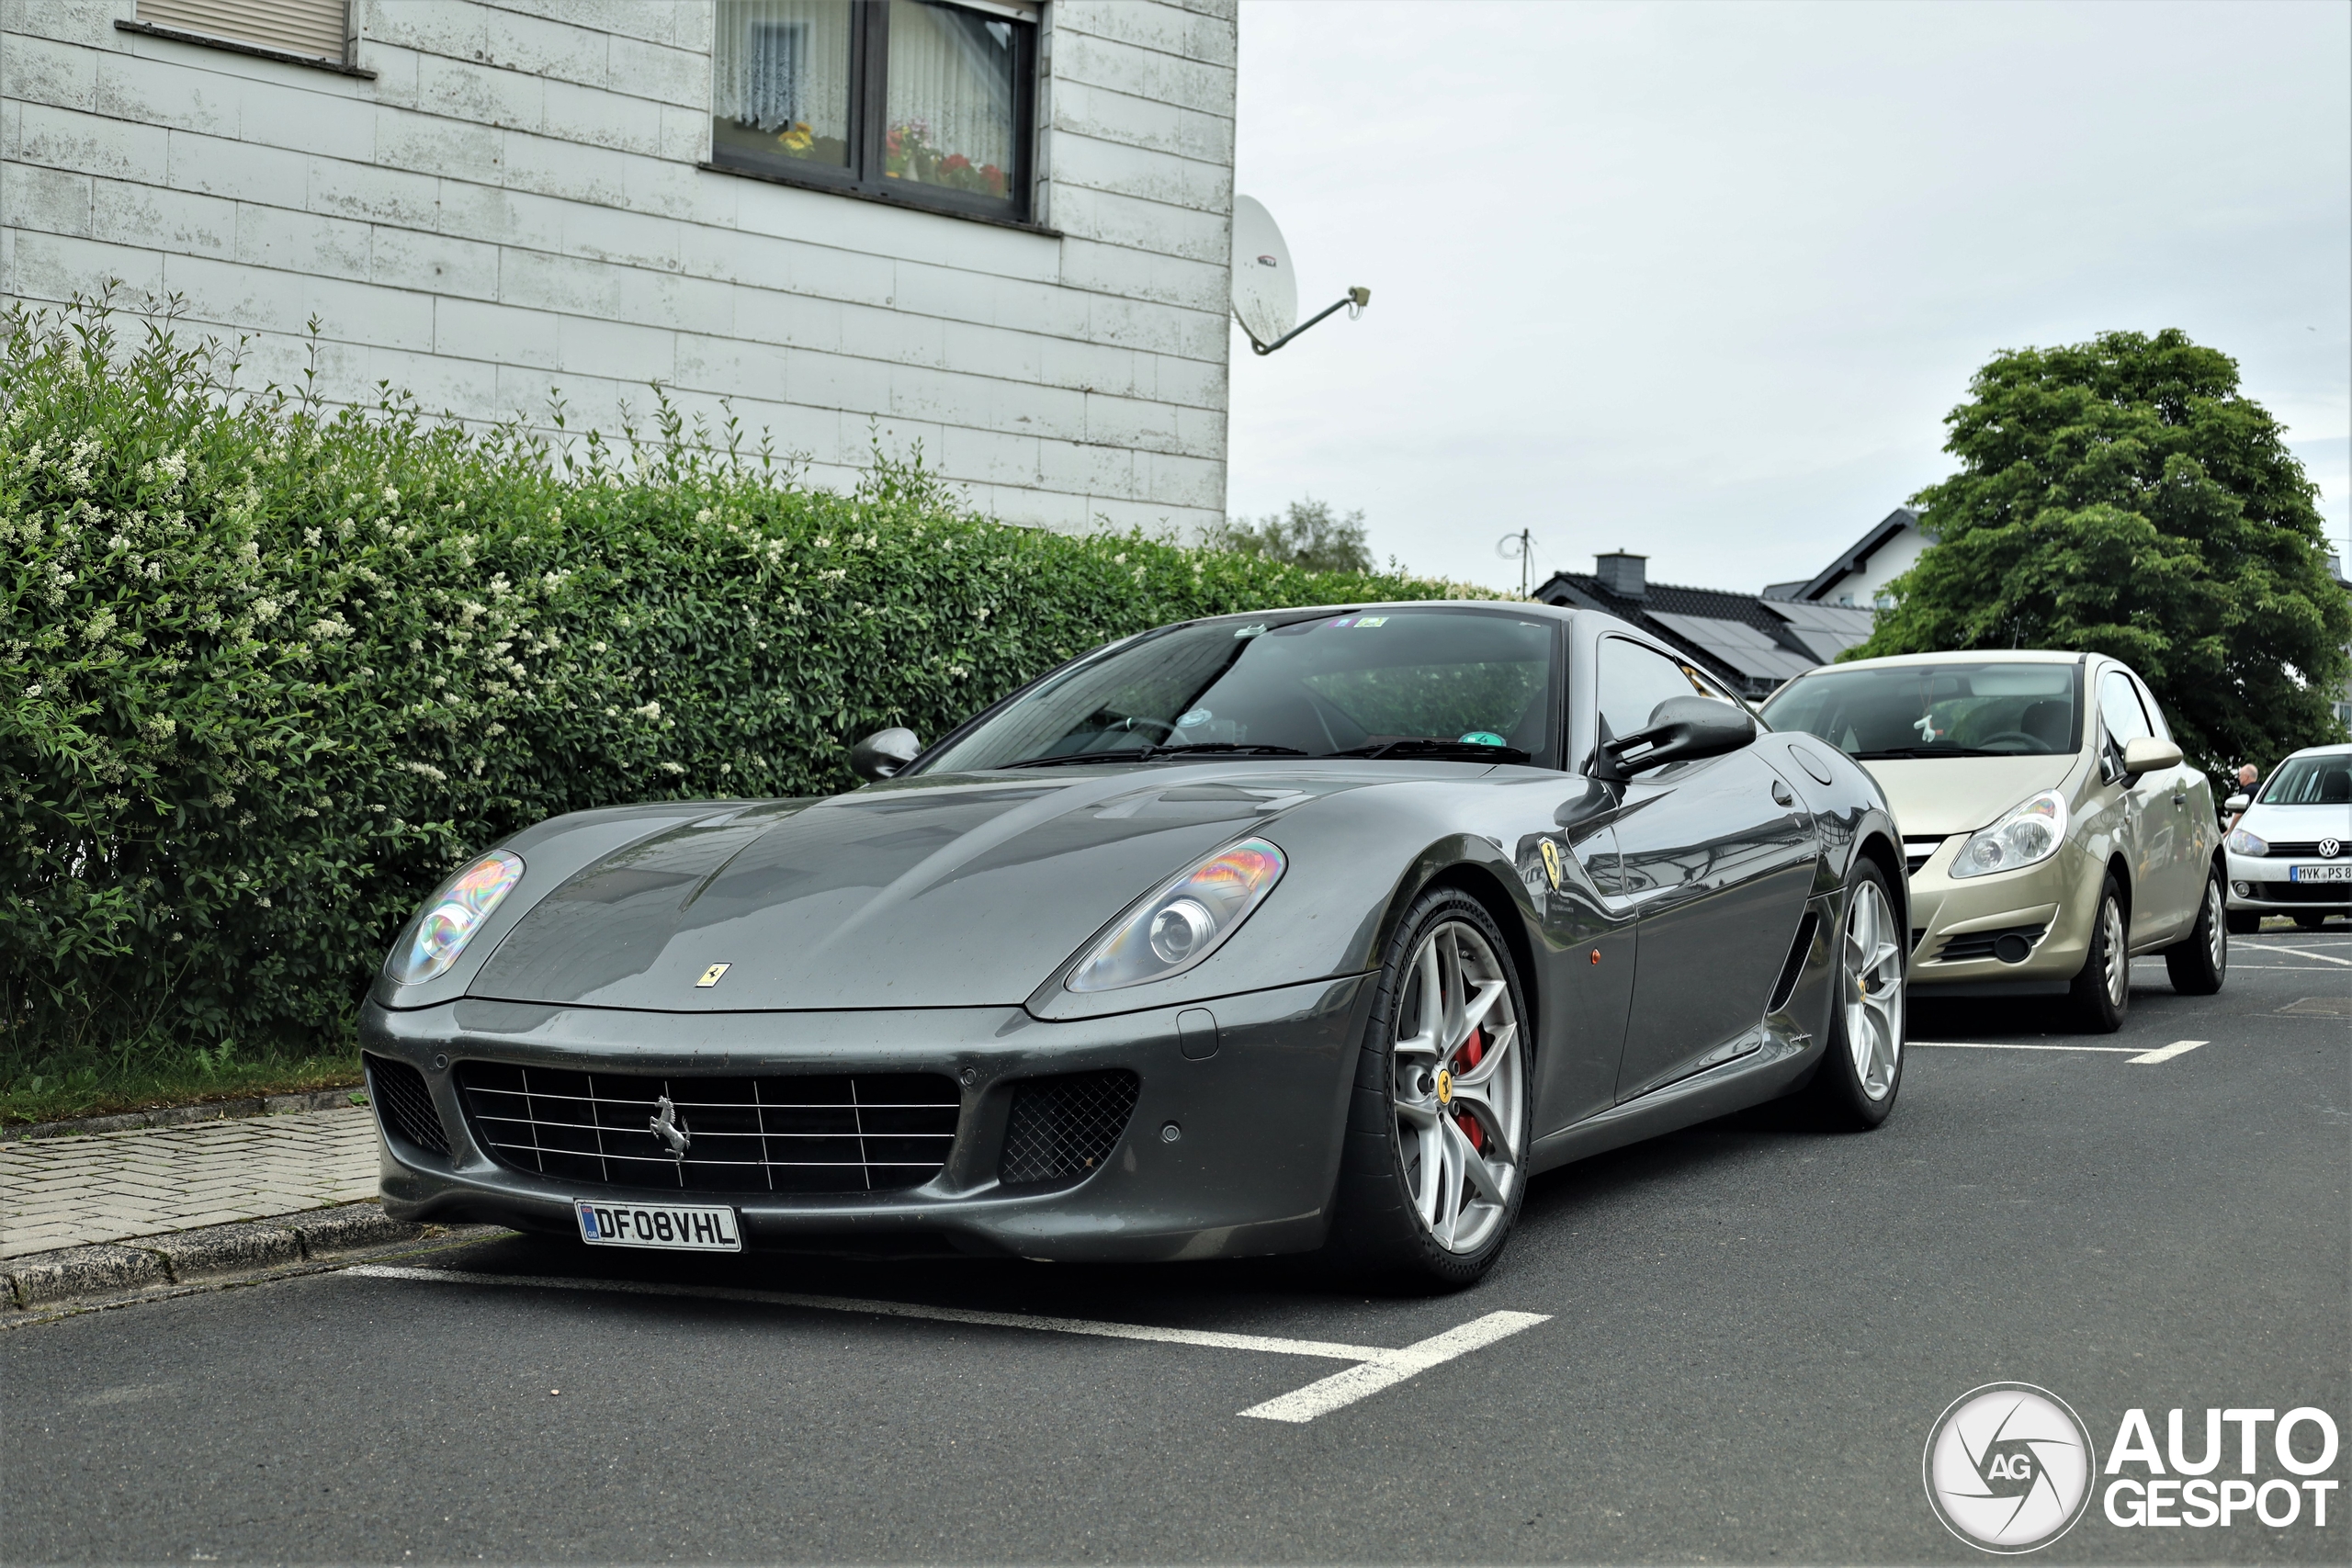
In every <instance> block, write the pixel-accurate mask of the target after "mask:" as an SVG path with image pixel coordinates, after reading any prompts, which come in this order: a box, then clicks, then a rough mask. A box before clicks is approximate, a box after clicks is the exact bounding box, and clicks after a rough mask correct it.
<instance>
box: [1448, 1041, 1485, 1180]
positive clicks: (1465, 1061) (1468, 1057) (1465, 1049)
mask: <svg viewBox="0 0 2352 1568" xmlns="http://www.w3.org/2000/svg"><path fill="white" fill-rule="evenodd" d="M1486 1054H1487V1037H1486V1034H1485V1033H1484V1032H1482V1031H1480V1030H1476V1029H1474V1030H1472V1031H1471V1032H1470V1038H1469V1039H1467V1040H1465V1041H1464V1042H1463V1043H1462V1071H1464V1072H1465V1073H1466V1072H1468V1071H1469V1070H1470V1069H1471V1068H1473V1067H1475V1066H1477V1065H1478V1061H1479V1058H1480V1057H1482V1056H1484V1055H1486ZM1453 1124H1454V1125H1455V1126H1457V1127H1459V1128H1461V1129H1462V1135H1463V1136H1464V1137H1465V1138H1467V1139H1469V1140H1470V1146H1471V1147H1472V1148H1473V1149H1476V1150H1477V1151H1478V1152H1479V1153H1481V1154H1484V1153H1485V1152H1486V1149H1487V1134H1486V1130H1485V1129H1484V1128H1482V1127H1480V1126H1479V1125H1478V1119H1477V1118H1476V1116H1473V1115H1471V1114H1470V1113H1469V1112H1468V1111H1455V1112H1454V1114H1453Z"/></svg>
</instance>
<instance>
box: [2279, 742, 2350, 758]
mask: <svg viewBox="0 0 2352 1568" xmlns="http://www.w3.org/2000/svg"><path fill="white" fill-rule="evenodd" d="M2346 752H2352V742H2346V741H2341V740H2339V741H2337V742H2335V744H2333V745H2328V746H2306V747H2304V748H2303V749H2302V750H2300V751H2290V752H2288V753H2287V754H2286V755H2285V756H2283V757H2281V758H2279V759H2278V761H2281V762H2291V761H2294V760H2295V759H2296V758H2298V757H2341V756H2343V755H2345V754H2346Z"/></svg>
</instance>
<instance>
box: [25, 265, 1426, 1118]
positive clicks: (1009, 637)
mask: <svg viewBox="0 0 2352 1568" xmlns="http://www.w3.org/2000/svg"><path fill="white" fill-rule="evenodd" d="M124 321H125V319H124V318H121V317H117V316H114V315H112V314H110V313H109V312H108V311H107V310H106V309H105V308H104V307H103V306H99V305H89V304H84V305H78V306H77V307H76V308H74V310H71V311H68V312H66V313H65V314H64V315H62V317H47V316H41V317H36V316H31V315H28V314H26V313H25V312H23V311H21V310H19V311H17V312H15V313H14V314H12V315H10V316H9V317H7V318H6V322H5V325H6V333H7V342H6V357H5V364H0V594H4V595H5V603H6V624H5V626H0V1085H5V1084H6V1083H7V1082H10V1081H13V1080H15V1079H16V1078H17V1077H18V1076H20V1075H23V1074H26V1073H39V1072H41V1071H44V1070H49V1069H50V1068H51V1067H55V1068H58V1069H71V1070H80V1071H87V1070H89V1069H90V1067H91V1066H95V1065H105V1064H112V1065H113V1066H116V1067H119V1068H129V1067H131V1066H134V1065H136V1064H141V1063H145V1064H149V1065H153V1064H155V1063H159V1062H162V1061H164V1060H177V1059H186V1058H187V1057H188V1056H189V1055H190V1054H191V1053H207V1054H209V1055H208V1056H206V1057H205V1058H203V1059H217V1058H218V1057H219V1056H220V1055H231V1054H233V1055H236V1056H237V1057H239V1058H241V1059H252V1058H254V1057H256V1056H259V1057H270V1056H277V1055H305V1056H307V1055H314V1054H315V1053H316V1052H317V1051H318V1050H319V1049H320V1048H321V1047H322V1043H327V1044H333V1045H341V1044H342V1043H345V1042H347V1040H348V1038H349V1032H350V1028H351V1019H352V1015H353V1010H354V1008H355V1006H356V999H357V998H358V997H359V995H360V994H361V992H362V991H363V990H364V988H365V987H366V984H367V980H368V976H369V974H370V973H371V971H372V969H373V967H374V965H375V964H377V963H378V962H379V959H380V957H381V954H382V953H383V950H384V947H385V945H386V944H387V943H388V942H390V938H391V936H392V934H393V932H394V931H395V930H396V929H397V928H398V926H399V924H400V922H401V920H402V919H404V918H405V917H406V915H407V914H408V912H409V910H410V909H411V908H413V905H414V903H415V901H416V900H417V899H418V898H420V897H422V896H423V895H424V893H425V892H426V891H428V890H429V888H430V887H431V886H432V885H433V884H434V883H435V881H436V880H437V879H438V878H439V877H440V876H441V875H442V874H444V873H445V871H446V870H447V867H448V866H449V865H450V863H452V862H453V861H455V860H457V859H458V858H459V857H460V856H461V855H463V854H465V853H466V852H469V850H471V849H473V848H475V847H477V846H480V845H481V844H484V843H487V842H489V841H490V840H494V839H496V838H498V837H500V836H501V835H503V834H505V833H508V832H510V831H512V830H514V829H517V828H520V827H523V826H525V825H526V824H528V823H531V822H534V821H537V820H538V819H540V818H546V817H549V816H553V815H555V814H556V813H558V812H563V811H571V810H576V809H579V808H581V807H593V806H600V805H606V804H610V803H613V802H616V801H631V800H645V799H661V798H675V797H686V798H691V797H699V796H740V795H806V794H820V793H829V792H832V791H836V790H840V789H843V788H846V787H849V786H850V785H851V784H853V783H854V780H853V779H852V778H851V776H850V774H849V773H848V770H847V767H846V757H847V752H848V747H849V745H850V744H851V743H852V742H854V740H855V739H856V738H857V737H859V736H861V735H864V734H865V733H867V732H868V731H870V730H873V729H876V728H881V727H883V726H885V725H890V724H904V725H908V726H910V727H911V728H914V729H916V730H917V731H919V732H920V733H922V734H923V735H926V736H932V735H936V734H938V733H940V732H941V731H942V730H943V729H944V728H946V727H947V726H949V725H950V724H952V723H954V722H955V721H956V720H957V719H959V718H961V717H963V716H967V715H968V714H970V713H972V712H973V711H975V710H976V709H978V707H980V706H981V705H984V704H986V703H988V702H989V701H990V700H992V699H993V698H995V697H996V696H998V695H1000V694H1002V693H1004V692H1005V691H1007V690H1009V689H1010V688H1012V686H1014V685H1016V684H1018V683H1019V682H1022V681H1023V680H1025V679H1027V678H1029V677H1030V676H1032V675H1035V673H1037V672H1038V671H1041V670H1043V669H1045V668H1046V667H1048V666H1050V665H1051V664H1053V663H1055V662H1057V661H1058V660H1062V659H1064V658H1067V657H1068V656H1069V655H1071V654H1074V653H1078V652H1080V651H1082V650H1084V649H1088V648H1091V647H1093V646H1096V645H1098V644H1100V643H1101V642H1103V641H1104V640H1105V639H1107V638H1110V637H1117V636H1120V635H1123V634H1125V633H1127V632H1131V631H1135V630H1138V629H1141V628H1143V627H1146V626H1153V625H1156V624H1159V623H1160V622H1164V621H1170V620H1176V619H1181V618H1182V617H1185V616H1190V615H1211V614H1217V613H1222V612H1227V611H1233V610H1247V609H1253V608H1259V607H1262V606H1270V605H1283V604H1317V603H1329V602H1332V601H1345V600H1361V599H1384V598H1399V597H1413V598H1424V597H1431V596H1435V595H1442V594H1444V593H1446V592H1449V590H1448V588H1447V585H1444V584H1435V583H1430V582H1426V581H1414V580H1409V579H1406V578H1401V577H1395V576H1387V577H1383V576H1359V575H1353V574H1338V573H1327V574H1317V573H1311V572H1305V571H1301V570H1297V569H1295V568H1291V567H1285V566H1282V565H1279V564H1277V563H1274V562H1270V561H1267V560H1264V559H1261V558H1255V557H1250V556H1246V555H1235V554H1226V553H1219V552H1215V551H1204V550H1198V549H1186V548H1182V547H1175V546H1172V545H1170V544H1167V543H1164V542H1159V541H1155V540H1152V539H1149V538H1146V537H1143V536H1135V535H1128V536H1095V537H1091V538H1072V537H1068V536H1060V535H1055V534H1049V533H1044V532H1039V531H1035V530H1030V529H1024V528H1019V527H1012V526H1008V525H1002V524H999V523H994V522H991V521H989V520H988V519H986V518H984V517H980V516H977V515H974V514H973V513H970V512H969V511H968V510H966V509H965V508H964V507H962V506H961V505H959V504H958V503H957V502H956V496H955V493H954V492H953V491H952V490H951V489H950V488H949V487H947V486H944V485H943V484H941V483H940V482H939V481H938V479H936V478H935V476H933V474H931V473H930V472H928V471H927V470H925V469H924V468H923V467H922V462H921V455H920V453H917V454H916V455H915V456H914V457H913V458H912V459H911V460H910V461H905V462H897V461H892V460H888V459H887V458H884V457H881V456H880V454H879V453H878V451H877V456H876V462H875V464H874V466H873V468H871V469H870V470H869V471H868V472H867V473H866V475H865V479H864V481H863V482H862V483H861V484H860V486H859V487H858V489H857V491H856V492H855V493H854V494H849V495H842V494H837V493H833V492H831V491H822V490H815V489H809V488H806V487H804V486H802V485H800V484H798V483H797V482H795V479H794V470H793V468H792V467H791V466H790V465H789V464H780V463H776V462H774V461H772V460H771V458H770V457H769V455H768V454H767V453H766V452H765V451H764V450H759V451H747V450H746V449H745V448H744V446H742V444H741V441H740V440H739V433H737V432H736V431H734V430H733V429H732V428H726V429H720V430H718V431H715V432H714V431H712V430H710V429H708V428H706V427H702V426H699V425H695V426H688V425H684V424H682V423H681V422H680V421H679V420H678V418H677V417H676V416H675V414H674V413H673V412H672V411H671V410H670V408H669V406H668V405H667V404H666V402H661V401H658V400H657V402H656V405H655V406H656V420H655V428H654V429H653V430H652V432H651V433H650V435H649V436H648V437H646V438H645V439H642V440H639V439H637V438H635V437H628V438H625V439H624V440H623V441H621V442H620V443H618V444H617V445H616V444H615V443H611V442H607V441H605V440H603V439H601V438H598V437H596V436H594V435H591V436H587V437H584V438H581V439H577V440H568V441H565V442H562V443H560V444H559V445H550V444H548V443H547V442H545V441H542V440H538V439H536V438H533V437H530V436H527V435H526V434H523V433H521V432H520V431H519V430H518V429H515V428H504V429H497V430H491V431H488V432H481V431H475V432H468V431H465V430H462V429H460V428H458V427H457V426H455V425H454V424H451V423H446V422H435V421H431V420H427V419H425V418H424V417H421V415H420V412H419V411H418V410H417V409H416V408H415V406H414V405H413V402H412V401H410V400H406V399H404V398H402V397H400V396H398V395H388V396H387V397H386V399H385V400H384V401H383V403H382V405H381V406H380V407H379V408H378V409H376V410H374V411H371V412H368V413H367V414H365V415H363V414H361V413H359V412H352V411H348V410H345V411H341V412H334V411H329V410H326V409H324V408H322V407H321V406H320V405H318V404H317V402H316V401H315V400H310V399H307V398H306V397H304V396H302V395H300V394H297V395H291V396H289V395H288V394H287V393H285V392H284V391H282V390H279V389H264V390H262V391H260V392H251V391H246V390H241V389H240V388H239V386H238V383H237V379H236V374H235V367H234V366H233V365H232V363H231V359H232V355H230V354H229V353H228V352H227V351H224V350H222V349H220V347H219V346H218V345H215V344H205V345H202V346H198V347H194V348H191V347H186V346H183V345H182V344H179V343H177V342H176V341H175V337H174V335H173V333H172V332H171V331H170V323H169V321H146V322H144V323H143V327H142V328H141V331H139V332H131V331H128V330H125V327H124ZM134 338H142V339H143V340H142V341H137V342H133V341H131V340H132V339H134ZM1452 592H1457V593H1458V592H1465V591H1464V590H1460V589H1453V590H1452Z"/></svg>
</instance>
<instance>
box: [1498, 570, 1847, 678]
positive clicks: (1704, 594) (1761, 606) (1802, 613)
mask: <svg viewBox="0 0 2352 1568" xmlns="http://www.w3.org/2000/svg"><path fill="white" fill-rule="evenodd" d="M1534 596H1535V597H1536V598H1538V599H1540V600H1542V601H1543V602H1544V603H1545V604H1574V605H1577V606H1580V607H1581V608H1584V609H1588V610H1599V611H1600V612H1602V613H1603V614H1605V615H1615V616H1616V617H1617V618H1618V619H1620V620H1623V621H1627V622H1630V623H1631V624H1633V625H1634V626H1638V627H1640V628H1641V629H1642V630H1644V631H1645V632H1647V633H1649V634H1650V635H1651V636H1652V637H1657V639H1658V640H1659V641H1661V642H1664V643H1666V644H1667V645H1668V647H1671V648H1674V649H1679V650H1680V651H1681V652H1682V653H1683V654H1684V655H1686V656H1687V657H1688V658H1689V659H1690V660H1691V662H1692V663H1694V664H1696V665H1698V666H1699V667H1701V668H1702V669H1704V670H1708V671H1713V673H1714V674H1715V675H1716V677H1717V678H1718V679H1721V680H1723V681H1725V682H1729V683H1731V684H1732V685H1733V686H1734V687H1736V688H1737V689H1738V690H1739V691H1741V692H1742V693H1743V694H1747V695H1760V694H1763V693H1765V692H1768V691H1770V690H1771V689H1772V688H1773V687H1775V686H1777V685H1779V684H1780V683H1781V682H1783V681H1785V680H1788V679H1789V678H1790V677H1791V676H1792V675H1802V674H1804V672H1805V671H1808V670H1810V669H1813V668H1814V667H1815V665H1819V664H1826V663H1828V662H1829V661H1830V660H1833V659H1835V658H1837V657H1838V653H1839V652H1840V651H1841V650H1842V649H1847V648H1850V647H1852V646H1853V645H1854V644H1855V643H1857V642H1860V641H1861V640H1862V638H1864V637H1868V636H1869V635H1870V628H1871V612H1870V611H1868V610H1853V609H1847V608H1844V607H1842V606H1839V605H1835V604H1781V603H1776V602H1774V601H1771V600H1767V599H1762V598H1759V597H1758V596H1757V595H1756V594H1753V593H1726V592H1722V591H1720V590H1718V589H1713V588H1684V587H1680V586H1678V585H1676V584H1674V583H1670V582H1653V583H1651V584H1650V585H1649V588H1648V592H1645V594H1644V595H1643V596H1642V597H1641V598H1639V599H1627V598H1622V597H1620V596H1619V595H1617V594H1614V593H1611V592H1609V590H1608V589H1606V588H1604V587H1602V586H1601V582H1600V578H1599V577H1597V576H1595V575H1593V574H1592V573H1590V572H1581V571H1561V572H1555V573H1553V574H1552V577H1551V578H1550V580H1549V581H1546V582H1545V583H1544V585H1543V586H1542V587H1541V588H1538V589H1537V590H1536V591H1535V595H1534Z"/></svg>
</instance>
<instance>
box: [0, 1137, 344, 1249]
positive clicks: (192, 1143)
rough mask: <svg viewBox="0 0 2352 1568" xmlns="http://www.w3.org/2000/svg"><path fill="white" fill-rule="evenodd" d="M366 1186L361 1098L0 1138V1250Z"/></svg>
mask: <svg viewBox="0 0 2352 1568" xmlns="http://www.w3.org/2000/svg"><path fill="white" fill-rule="evenodd" d="M375 1195H376V1122H375V1117H374V1114H373V1113H372V1112H371V1111H368V1108H367V1107H366V1106H358V1105H355V1106H348V1107H345V1108H342V1109H338V1110H334V1111H309V1112H303V1113H299V1114H294V1115H284V1116H254V1117H246V1118H242V1119H240V1120H237V1121H232V1122H201V1123H198V1124H197V1125H194V1126H187V1127H159V1128H152V1129H145V1130H141V1131H137V1132H128V1133H105V1134H99V1135H97V1136H96V1137H88V1138H60V1139H55V1140H51V1141H45V1142H37V1143H16V1144H6V1145H0V1258H19V1257H22V1256H24V1255H25V1254H27V1253H32V1252H46V1251H49V1250H51V1249H52V1248H56V1247H82V1246H86V1245H88V1244H90V1243H93V1242H105V1241H121V1240H124V1239H126V1238H128V1237H131V1236H142V1235H161V1234H163V1233H164V1232H166V1231H182V1230H188V1229H192V1228H194V1227H196V1226H198V1225H217V1224H228V1223H230V1222H232V1221H236V1220H254V1219H261V1218H264V1217H266V1216H268V1215H273V1214H291V1213H298V1212H300V1211H301V1210H304V1209H316V1208H321V1207H323V1206H324V1205H326V1204H329V1203H347V1202H350V1201H354V1200H356V1199H362V1198H373V1197H374V1196H375Z"/></svg>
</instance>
